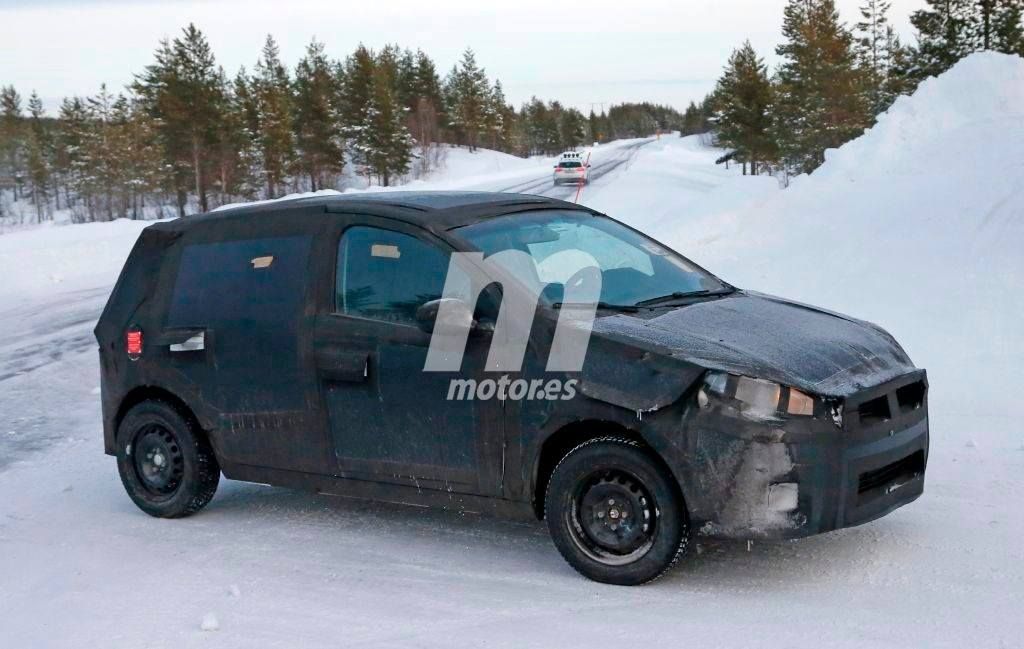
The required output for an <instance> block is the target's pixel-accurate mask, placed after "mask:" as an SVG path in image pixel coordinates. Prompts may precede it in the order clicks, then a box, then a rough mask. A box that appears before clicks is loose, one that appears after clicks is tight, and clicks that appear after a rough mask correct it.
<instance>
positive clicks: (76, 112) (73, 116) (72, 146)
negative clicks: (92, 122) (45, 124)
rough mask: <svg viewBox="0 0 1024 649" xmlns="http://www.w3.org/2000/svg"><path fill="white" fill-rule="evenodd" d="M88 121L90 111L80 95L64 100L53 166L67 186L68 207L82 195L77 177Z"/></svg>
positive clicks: (80, 167) (65, 187)
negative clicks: (78, 189)
mask: <svg viewBox="0 0 1024 649" xmlns="http://www.w3.org/2000/svg"><path fill="white" fill-rule="evenodd" d="M88 122H89V116H88V112H87V111H86V109H85V102H84V101H82V99H81V98H79V97H73V98H70V99H67V98H65V99H64V100H63V101H62V102H61V106H60V117H59V120H58V123H59V124H60V127H59V129H58V131H57V153H56V156H55V159H54V168H55V170H56V173H57V176H58V177H59V178H60V183H61V185H62V187H63V188H64V204H65V205H66V206H67V207H74V206H75V205H76V204H78V203H79V202H80V198H81V197H80V196H79V195H78V193H77V187H78V185H79V179H78V177H79V174H80V173H81V170H82V168H83V164H82V145H83V142H84V140H85V137H86V132H87V130H88Z"/></svg>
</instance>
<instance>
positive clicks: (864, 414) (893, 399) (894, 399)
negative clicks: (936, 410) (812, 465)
mask: <svg viewBox="0 0 1024 649" xmlns="http://www.w3.org/2000/svg"><path fill="white" fill-rule="evenodd" d="M927 394H928V384H927V382H926V380H925V379H924V377H923V376H916V375H911V376H909V377H905V378H904V379H903V380H898V381H896V382H895V385H893V384H891V383H890V384H888V385H886V386H881V387H879V388H874V389H872V390H869V391H867V392H866V393H864V394H863V395H858V397H855V398H854V399H852V401H857V402H858V403H855V404H851V406H852V407H850V408H849V410H850V411H853V412H856V418H855V421H852V422H850V423H851V424H852V426H853V427H855V428H857V429H860V430H868V429H871V428H874V427H876V426H879V425H882V424H885V425H887V426H888V427H892V426H894V425H895V423H896V422H897V421H899V420H903V421H907V420H914V419H917V415H918V414H920V413H918V412H917V411H921V410H923V409H924V407H925V399H926V397H927Z"/></svg>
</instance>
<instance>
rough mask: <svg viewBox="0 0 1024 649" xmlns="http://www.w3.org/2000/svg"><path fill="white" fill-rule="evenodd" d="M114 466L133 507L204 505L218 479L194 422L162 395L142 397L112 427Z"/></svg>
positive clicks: (159, 510)
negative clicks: (115, 433) (151, 398)
mask: <svg viewBox="0 0 1024 649" xmlns="http://www.w3.org/2000/svg"><path fill="white" fill-rule="evenodd" d="M117 470H118V473H120V474H121V483H122V484H123V485H124V488H125V491H127V492H128V496H129V497H131V499H132V501H133V502H134V503H135V504H136V505H137V506H138V508H139V509H141V510H142V511H144V512H146V513H147V514H149V515H150V516H156V517H158V518H181V517H183V516H188V515H190V514H194V513H196V512H197V511H199V510H200V509H202V508H203V507H205V506H206V505H207V504H208V503H209V502H210V500H212V499H213V494H214V493H216V491H217V484H218V483H219V482H220V465H219V464H218V463H217V457H216V456H215V455H214V452H213V448H212V447H211V446H210V442H209V441H208V440H207V439H206V437H205V436H204V435H203V433H202V432H201V431H200V430H199V429H198V427H197V426H196V425H195V424H194V423H193V422H192V421H191V420H190V419H189V418H188V417H184V416H182V414H181V413H180V412H179V411H178V410H177V409H176V408H175V407H174V406H172V405H170V404H169V403H167V402H165V401H159V400H151V401H143V402H142V403H140V404H138V405H136V406H134V407H133V408H132V409H131V410H129V411H128V414H126V415H125V417H124V419H123V420H122V421H121V425H120V426H118V429H117Z"/></svg>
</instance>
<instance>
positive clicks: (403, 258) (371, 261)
mask: <svg viewBox="0 0 1024 649" xmlns="http://www.w3.org/2000/svg"><path fill="white" fill-rule="evenodd" d="M340 218H341V222H340V223H339V228H338V232H337V234H336V239H334V241H333V242H332V243H334V242H336V243H334V248H333V249H334V257H335V263H334V264H333V265H332V266H333V268H332V271H333V285H334V290H333V291H332V292H331V294H330V295H329V296H327V299H326V300H324V303H323V305H322V308H321V312H320V313H319V314H318V317H317V323H316V333H315V357H316V365H317V369H318V377H319V380H320V382H321V395H322V399H323V401H324V404H325V406H326V410H327V414H328V420H329V428H330V432H331V436H332V440H333V443H334V448H335V453H336V455H337V461H338V473H339V475H341V476H342V477H348V478H357V479H371V480H376V481H381V482H389V483H397V484H406V485H413V486H417V487H421V488H434V489H445V490H451V491H457V492H460V493H473V494H484V495H492V494H496V493H498V491H499V490H500V485H501V466H502V464H501V457H502V452H503V440H502V418H501V406H502V404H501V402H499V401H497V400H488V401H479V400H472V399H468V400H458V399H449V398H448V397H449V386H450V382H451V381H452V380H453V379H467V378H468V379H476V380H479V379H481V378H482V372H483V368H484V364H485V360H486V356H487V350H488V346H489V339H488V338H487V337H486V336H484V335H477V336H471V337H470V340H469V342H468V344H467V347H466V353H465V356H464V361H463V365H462V370H461V372H450V373H448V372H425V371H424V363H425V361H426V356H427V350H428V347H429V345H430V334H428V333H426V332H425V331H423V330H422V329H421V328H420V327H419V326H418V325H417V323H416V321H415V312H416V309H417V308H418V307H419V306H420V305H422V304H423V303H424V302H427V301H429V300H433V299H437V298H439V297H441V293H442V289H443V286H444V280H445V275H446V273H447V269H448V262H449V256H450V254H451V248H450V247H449V246H448V245H447V244H446V243H444V242H443V241H441V240H439V239H437V238H435V237H433V236H432V235H430V234H428V233H427V232H426V231H424V230H422V229H421V228H418V227H415V226H412V225H409V224H404V223H401V222H397V221H393V220H390V219H384V218H375V217H361V216H342V217H340Z"/></svg>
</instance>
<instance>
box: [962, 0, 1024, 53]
mask: <svg viewBox="0 0 1024 649" xmlns="http://www.w3.org/2000/svg"><path fill="white" fill-rule="evenodd" d="M1022 16H1024V0H976V2H975V16H974V20H973V21H972V22H973V24H972V28H971V29H970V34H971V36H972V40H973V42H974V48H975V49H977V50H995V51H997V52H1003V53H1005V54H1017V55H1018V56H1024V19H1022Z"/></svg>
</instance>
